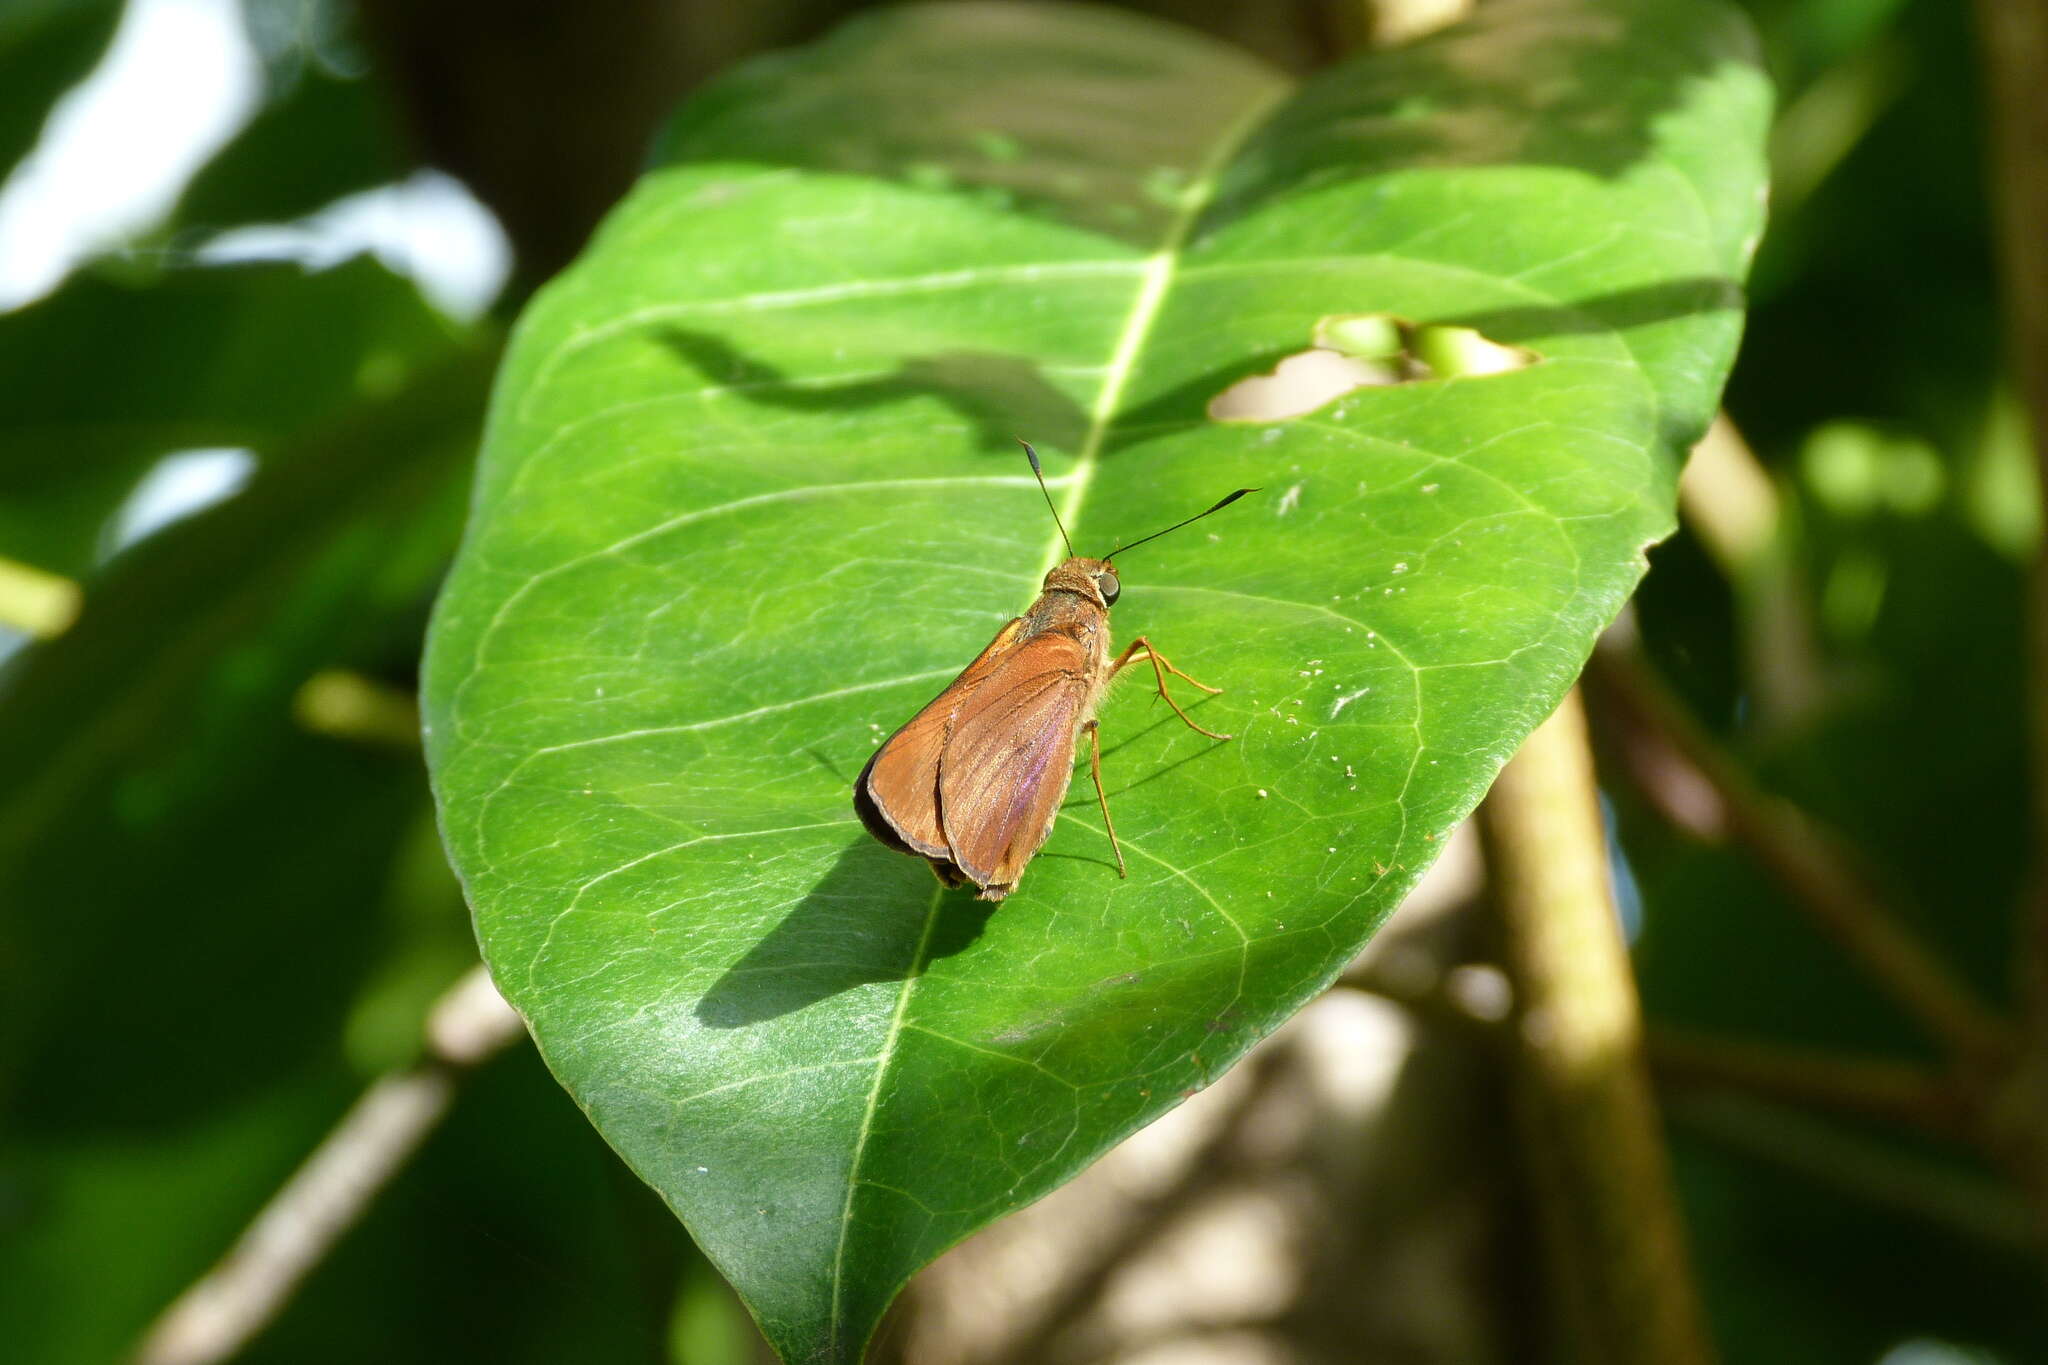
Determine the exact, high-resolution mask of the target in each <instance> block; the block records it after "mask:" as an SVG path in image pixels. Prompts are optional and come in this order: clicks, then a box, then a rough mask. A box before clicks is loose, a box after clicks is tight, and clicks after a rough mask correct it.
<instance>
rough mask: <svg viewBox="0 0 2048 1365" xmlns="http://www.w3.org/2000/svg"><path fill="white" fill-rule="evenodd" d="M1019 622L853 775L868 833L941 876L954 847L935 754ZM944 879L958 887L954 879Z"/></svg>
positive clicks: (856, 805)
mask: <svg viewBox="0 0 2048 1365" xmlns="http://www.w3.org/2000/svg"><path fill="white" fill-rule="evenodd" d="M1023 625H1024V623H1023V621H1022V620H1021V619H1018V620H1013V621H1011V622H1010V623H1009V624H1008V625H1006V626H1004V627H1003V628H1002V629H1001V630H1000V631H998V632H996V638H995V639H993V640H991V641H989V644H988V648H986V649H984V650H982V651H981V653H980V654H979V655H977V656H976V657H975V660H974V662H973V663H971V664H969V665H967V667H966V668H965V669H963V670H961V673H960V676H959V677H957V678H955V679H953V681H952V682H950V683H948V684H947V685H946V690H945V691H943V692H941V693H939V695H938V696H936V697H934V698H933V699H932V700H931V702H930V703H929V704H927V705H926V706H925V708H924V709H923V710H922V711H919V712H918V713H917V714H916V715H914V716H912V717H911V718H910V721H909V723H908V724H906V725H905V726H904V727H903V728H902V729H900V730H898V731H897V732H896V733H895V734H893V735H891V736H889V738H888V739H886V740H884V741H883V743H882V747H881V748H879V749H877V750H875V752H874V756H873V757H871V758H869V759H868V762H867V766H866V767H864V768H862V769H861V770H860V776H859V777H858V778H856V779H855V780H854V784H853V809H854V812H855V814H857V815H859V816H860V820H861V823H862V824H863V825H866V826H867V829H868V833H870V834H872V835H874V836H875V838H877V839H879V840H881V842H882V843H884V844H886V845H887V846H888V847H890V848H893V849H896V850H898V851H899V852H903V853H915V854H918V855H920V856H922V857H926V858H929V859H931V860H932V863H933V866H935V867H939V875H940V877H941V878H942V879H943V878H945V876H946V870H947V869H946V868H945V867H943V866H940V865H941V864H950V863H951V862H952V860H953V851H952V849H951V847H950V846H949V845H948V844H947V841H946V831H945V827H944V824H943V823H942V822H941V821H940V819H939V755H940V753H941V752H942V751H943V750H944V748H945V745H946V735H947V732H948V731H949V730H950V728H951V725H952V721H953V716H954V714H955V712H956V711H958V710H959V708H960V706H961V704H962V703H963V702H964V701H965V700H966V699H967V698H968V697H970V696H972V695H973V694H974V693H975V692H976V691H977V690H978V689H979V688H980V687H981V685H982V683H983V682H985V681H986V680H987V679H988V678H989V677H990V675H992V674H993V673H995V672H996V670H997V669H998V668H999V667H1000V666H1001V663H1002V660H1003V659H1004V657H1005V656H1006V655H1007V654H1008V653H1009V651H1010V650H1011V648H1012V647H1013V646H1014V644H1015V642H1016V639H1017V634H1018V632H1019V631H1020V630H1022V629H1023ZM946 884H947V885H948V886H957V885H959V879H958V877H954V878H951V879H949V880H947V882H946Z"/></svg>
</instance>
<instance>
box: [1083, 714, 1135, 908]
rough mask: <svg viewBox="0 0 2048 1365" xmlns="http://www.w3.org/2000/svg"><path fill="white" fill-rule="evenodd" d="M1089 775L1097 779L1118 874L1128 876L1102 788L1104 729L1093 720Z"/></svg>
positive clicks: (1097, 798) (1097, 790)
mask: <svg viewBox="0 0 2048 1365" xmlns="http://www.w3.org/2000/svg"><path fill="white" fill-rule="evenodd" d="M1088 775H1089V776H1090V777H1092V778H1094V779H1095V799H1096V800H1097V801H1099V802H1101V803H1102V827H1103V828H1104V829H1106V830H1108V831H1109V851H1110V852H1112V853H1114V854H1116V875H1117V876H1119V877H1128V876H1130V875H1131V874H1130V873H1129V872H1126V871H1125V870H1124V850H1123V845H1121V844H1119V843H1118V842H1117V841H1116V821H1114V820H1112V819H1110V818H1109V797H1108V795H1107V794H1105V793H1104V792H1103V790H1102V730H1101V727H1100V726H1098V725H1097V724H1096V723H1095V722H1094V721H1092V720H1091V721H1089V722H1088Z"/></svg>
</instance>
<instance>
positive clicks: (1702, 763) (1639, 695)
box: [1586, 631, 2010, 1063]
mask: <svg viewBox="0 0 2048 1365" xmlns="http://www.w3.org/2000/svg"><path fill="white" fill-rule="evenodd" d="M1586 681H1587V685H1588V691H1589V692H1590V693H1591V695H1592V696H1593V697H1594V699H1595V702H1596V704H1597V705H1598V707H1599V712H1600V716H1601V720H1602V723H1603V729H1604V730H1607V731H1608V732H1609V733H1610V734H1611V736H1612V738H1613V739H1614V741H1615V748H1616V751H1617V753H1618V756H1619V757H1620V760H1621V762H1622V764H1623V765H1624V767H1625V768H1626V770H1627V771H1628V773H1629V776H1630V778H1631V780H1632V782H1633V783H1634V785H1635V786H1636V788H1637V789H1638V790H1639V791H1640V792H1641V793H1642V795H1643V796H1644V797H1645V799H1647V800H1648V801H1649V802H1650V803H1651V804H1652V805H1653V806H1655V807H1657V808H1658V810H1659V812H1660V813H1661V814H1662V815H1663V816H1664V817H1665V818H1666V819H1668V820H1670V821H1671V822H1672V823H1673V824H1675V825H1677V826H1679V827H1680V828H1682V829H1685V830H1687V831H1688V832H1690V833H1693V834H1695V835H1697V836H1699V837H1702V838H1706V839H1715V840H1718V839H1719V838H1721V837H1723V836H1726V837H1732V838H1733V839H1735V840H1737V841H1738V842H1740V843H1741V844H1742V845H1743V846H1744V847H1745V848H1747V849H1748V850H1749V852H1750V853H1751V855H1752V856H1754V857H1755V858H1756V859H1757V861H1758V862H1759V863H1761V864H1762V865H1763V866H1764V868H1765V870H1766V871H1768V872H1770V873H1771V875H1772V876H1773V877H1775V878H1776V879H1777V880H1778V882H1779V883H1780V884H1782V885H1783V886H1784V888H1785V889H1786V891H1787V892H1788V893H1790V896H1791V899H1792V903H1793V904H1794V905H1796V906H1798V907H1799V908H1800V909H1802V910H1804V911H1805V912H1806V913H1807V915H1808V916H1809V917H1810V918H1811V919H1812V920H1813V921H1814V922H1815V923H1816V924H1818V925H1819V926H1820V927H1821V928H1822V929H1823V930H1824V931H1826V932H1827V934H1828V935H1829V936H1830V937H1832V938H1833V939H1834V940H1835V942H1836V943H1838V944H1839V945H1840V946H1841V947H1842V948H1843V949H1844V950H1845V951H1846V952H1847V953H1848V954H1849V955H1850V957H1852V958H1853V959H1855V961H1856V962H1857V963H1858V964H1860V965H1861V966H1862V968H1863V970H1864V972H1865V973H1866V974H1867V975H1868V976H1869V977H1870V978H1871V980H1872V981H1874V982H1875V983H1876V984H1877V985H1878V986H1879V987H1881V988H1882V989H1883V990H1884V991H1885V992H1886V994H1888V995H1889V996H1890V997H1891V998H1892V999H1893V1000H1894V1001H1895V1002H1896V1003H1897V1004H1898V1005H1899V1006H1900V1007H1901V1008H1902V1009H1904V1010H1905V1011H1906V1012H1907V1013H1909V1014H1910V1015H1912V1017H1913V1018H1914V1019H1916V1020H1918V1021H1919V1022H1920V1024H1921V1025H1922V1026H1923V1027H1924V1028H1926V1029H1927V1030H1928V1031H1929V1032H1930V1033H1932V1034H1933V1035H1934V1036H1935V1037H1937V1038H1939V1039H1941V1040H1942V1041H1943V1042H1944V1043H1946V1044H1947V1045H1948V1046H1949V1047H1950V1048H1952V1049H1953V1050H1954V1051H1955V1052H1956V1053H1957V1054H1958V1055H1959V1057H1960V1058H1961V1059H1962V1060H1964V1061H1966V1062H1970V1063H1978V1062H1984V1061H1991V1060H1995V1059H1997V1058H1999V1057H2001V1056H2003V1055H2005V1054H2006V1053H2007V1052H2008V1051H2009V1050H2010V1034H2009V1031H2008V1030H2007V1027H2006V1025H2005V1024H2004V1023H2003V1022H2002V1021H2001V1020H2000V1019H1999V1018H1998V1016H1997V1015H1996V1014H1994V1013H1993V1012H1992V1011H1991V1010H1990V1009H1989V1008H1988V1007H1987V1006H1986V1005H1985V1004H1984V1003H1983V1002H1982V1001H1981V1000H1979V999H1978V998H1977V996H1976V995H1975V994H1974V993H1973V992H1972V991H1971V990H1970V989H1969V987H1967V986H1966V985H1964V983H1963V982H1962V981H1961V979H1960V978H1958V977H1957V976H1956V975H1955V974H1954V972H1952V971H1951V970H1950V969H1949V968H1948V966H1947V965H1946V964H1944V963H1942V962H1941V961H1940V960H1938V959H1937V958H1936V957H1935V956H1934V955H1933V954H1932V953H1931V952H1929V951H1928V950H1927V948H1926V947H1925V946H1923V945H1922V944H1921V942H1920V941H1919V939H1917V938H1916V937H1914V936H1913V935H1912V934H1911V933H1909V932H1908V931H1907V930H1906V929H1905V927H1904V923H1905V918H1904V916H1903V915H1901V914H1900V913H1899V911H1898V910H1897V909H1896V908H1894V906H1893V905H1892V904H1891V901H1890V898H1889V897H1888V896H1887V894H1886V893H1885V892H1884V891H1882V890H1881V889H1880V884H1879V882H1878V881H1877V879H1876V878H1875V877H1873V876H1871V875H1870V874H1869V873H1867V872H1865V871H1864V870H1863V868H1862V867H1861V866H1860V865H1859V864H1858V862H1857V860H1856V858H1855V856H1854V855H1853V854H1852V853H1851V852H1850V849H1849V845H1848V844H1847V843H1846V842H1845V841H1844V840H1843V839H1841V838H1840V837H1839V836H1838V835H1836V834H1835V833H1834V832H1833V831H1832V830H1830V829H1828V828H1827V827H1825V826H1824V825H1822V824H1821V823H1820V822H1819V821H1817V820H1815V819H1814V818H1813V817H1812V816H1810V815H1808V814H1807V813H1806V812H1805V811H1803V810H1801V809H1800V808H1799V807H1798V806H1796V805H1794V804H1793V803H1792V802H1790V801H1787V800H1785V799H1784V798H1783V797H1780V796H1777V795H1775V794H1773V793H1771V792H1767V791H1765V790H1764V789H1763V788H1762V787H1761V786H1759V785H1758V784H1757V782H1756V780H1755V779H1754V778H1753V777H1751V776H1750V774H1749V773H1748V772H1747V771H1745V770H1744V769H1743V768H1742V766H1741V765H1740V764H1739V763H1737V762H1736V760H1735V758H1734V757H1733V755H1731V754H1730V753H1729V752H1728V751H1727V750H1726V749H1724V748H1722V747H1721V746H1720V745H1719V744H1717V743H1716V742H1715V741H1714V740H1713V739H1712V738H1711V737H1710V736H1708V735H1707V733H1706V732H1705V731H1704V730H1703V729H1702V728H1701V727H1700V726H1699V725H1698V724H1697V723H1696V722H1695V721H1694V720H1693V719H1692V718H1691V717H1690V716H1688V715H1687V714H1686V713H1685V711H1684V709H1683V708H1682V706H1681V705H1680V704H1679V703H1678V701H1677V700H1676V699H1675V698H1674V697H1672V696H1671V695H1670V693H1669V691H1668V690H1667V689H1666V688H1665V687H1664V685H1663V684H1662V683H1661V682H1660V681H1659V680H1658V679H1657V678H1656V677H1655V676H1654V674H1652V673H1651V671H1650V669H1649V667H1648V665H1647V664H1646V663H1645V662H1644V661H1643V660H1642V657H1641V654H1640V651H1639V650H1637V649H1636V648H1635V647H1634V646H1633V643H1632V642H1629V641H1626V640H1624V639H1623V638H1622V637H1621V636H1620V635H1618V634H1617V633H1616V632H1612V631H1610V632H1609V635H1608V638H1607V639H1605V640H1603V641H1602V643H1601V646H1600V648H1599V650H1597V651H1596V652H1595V654H1594V657H1593V662H1592V664H1591V665H1590V666H1589V667H1588V669H1587V671H1586Z"/></svg>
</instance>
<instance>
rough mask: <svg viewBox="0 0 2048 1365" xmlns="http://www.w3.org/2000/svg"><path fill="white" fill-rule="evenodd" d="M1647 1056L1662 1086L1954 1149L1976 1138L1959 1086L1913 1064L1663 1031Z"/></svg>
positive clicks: (1654, 1034) (1654, 1032)
mask: <svg viewBox="0 0 2048 1365" xmlns="http://www.w3.org/2000/svg"><path fill="white" fill-rule="evenodd" d="M1649 1048H1650V1066H1651V1069H1652V1070H1653V1071H1654V1072H1655V1073H1656V1076H1657V1080H1658V1082H1659V1084H1660V1085H1666V1086H1671V1087H1673V1088H1683V1089H1689V1090H1690V1089H1718V1090H1736V1091H1741V1092H1743V1093H1745V1094H1748V1095H1754V1096H1757V1097H1759V1098H1763V1099H1773V1100H1780V1101H1784V1102H1787V1103H1791V1104H1796V1105H1799V1106H1801V1107H1803V1108H1808V1109H1817V1110H1825V1111H1828V1112H1832V1113H1836V1114H1842V1115H1847V1116H1849V1117H1853V1118H1862V1119H1878V1120H1882V1121H1885V1122H1889V1123H1898V1124H1904V1125H1907V1126H1910V1127H1913V1128H1917V1129H1919V1130H1921V1131H1923V1132H1926V1133H1928V1134H1930V1135H1932V1136H1935V1137H1940V1138H1945V1139H1949V1140H1952V1141H1965V1142H1973V1141H1975V1140H1976V1139H1977V1138H1978V1136H1979V1130H1978V1127H1977V1125H1976V1121H1975V1113H1974V1110H1973V1106H1972V1105H1971V1103H1970V1102H1969V1100H1968V1099H1967V1097H1966V1096H1965V1095H1964V1094H1963V1093H1962V1091H1961V1089H1960V1087H1958V1086H1957V1084H1956V1082H1955V1079H1954V1078H1953V1077H1950V1076H1947V1075H1944V1074H1942V1073H1940V1072H1936V1071H1932V1070H1930V1069H1928V1068H1926V1067H1922V1066H1914V1065H1912V1064H1911V1063H1909V1062H1896V1061H1891V1060H1889V1059H1886V1058H1878V1057H1855V1056H1844V1055H1842V1054H1840V1053H1834V1052H1822V1051H1818V1050H1815V1049H1811V1048H1794V1047H1787V1046H1785V1045H1783V1044H1779V1043H1755V1042H1748V1041H1744V1040H1740V1039H1734V1038H1726V1037H1721V1036H1719V1035H1715V1034H1707V1033H1696V1032H1691V1031H1689V1030H1684V1029H1671V1028H1663V1027H1653V1028H1652V1029H1651V1030H1650V1037H1649Z"/></svg>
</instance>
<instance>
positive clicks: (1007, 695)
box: [938, 631, 1091, 900]
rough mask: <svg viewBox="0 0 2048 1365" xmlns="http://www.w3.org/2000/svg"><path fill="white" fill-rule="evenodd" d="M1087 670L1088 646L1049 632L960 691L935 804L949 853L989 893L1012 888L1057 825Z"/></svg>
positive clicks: (1085, 697)
mask: <svg viewBox="0 0 2048 1365" xmlns="http://www.w3.org/2000/svg"><path fill="white" fill-rule="evenodd" d="M1090 678H1091V671H1090V669H1089V659H1088V653H1087V650H1086V649H1085V647H1084V646H1083V645H1082V644H1081V642H1080V641H1078V640H1076V639H1075V638H1074V637H1073V636H1071V635H1067V634H1064V633H1062V632H1056V631H1053V632H1047V633H1045V634H1042V635H1034V636H1032V637H1031V638H1029V639H1027V640H1024V641H1022V642H1020V643H1018V644H1016V645H1014V646H1013V647H1012V648H1011V649H1010V650H1009V651H1008V652H1007V653H1006V655H1005V657H1004V658H1003V660H1002V663H1001V670H1000V672H999V673H998V674H996V675H994V676H991V677H990V678H988V679H987V680H986V681H984V682H983V683H982V684H981V685H980V686H979V687H977V688H975V689H974V690H973V691H972V692H970V693H967V694H966V695H964V696H963V697H962V698H961V701H960V704H959V706H958V708H957V710H956V711H955V713H954V716H953V723H952V727H951V730H950V732H949V733H948V734H947V736H946V741H945V747H944V749H943V750H942V752H941V753H940V756H939V769H938V809H939V816H940V821H941V825H942V827H943V829H944V831H945V837H946V844H947V846H948V847H949V848H950V849H951V850H952V858H953V862H954V863H955V864H956V865H957V866H958V867H959V869H960V871H961V872H962V873H964V874H965V875H966V877H967V878H968V880H970V881H972V882H973V883H974V884H975V885H977V886H979V887H981V888H982V894H983V897H984V898H985V899H988V900H1001V899H1002V898H1003V897H1004V896H1006V895H1008V894H1009V893H1010V890H1011V888H1012V887H1014V886H1015V885H1016V884H1017V879H1018V878H1019V877H1020V876H1022V875H1023V873H1024V865H1025V864H1026V863H1028V862H1030V861H1031V858H1032V855H1033V854H1035V853H1037V852H1038V850H1039V848H1040V846H1041V845H1043V844H1044V843H1045V840H1046V836H1047V835H1049V834H1051V833H1052V822H1053V818H1054V816H1056V815H1057V814H1058V813H1059V807H1060V801H1061V799H1062V798H1064V797H1065V796H1066V794H1067V783H1068V782H1069V781H1070V780H1071V779H1072V778H1073V775H1074V738H1075V736H1076V735H1077V734H1078V733H1079V731H1080V727H1081V724H1082V722H1083V721H1085V720H1086V719H1087V718H1088V717H1087V709H1088V702H1089V696H1090V690H1091V683H1090Z"/></svg>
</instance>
